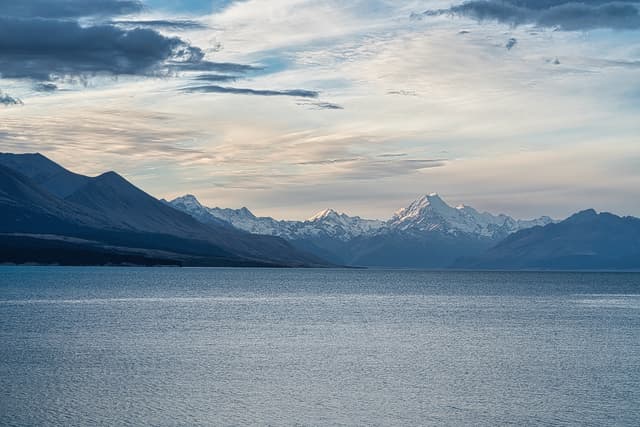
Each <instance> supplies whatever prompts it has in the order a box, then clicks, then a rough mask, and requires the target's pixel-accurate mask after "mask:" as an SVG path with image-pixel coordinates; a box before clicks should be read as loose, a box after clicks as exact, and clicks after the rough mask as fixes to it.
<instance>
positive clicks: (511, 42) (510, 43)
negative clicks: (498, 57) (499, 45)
mask: <svg viewBox="0 0 640 427" xmlns="http://www.w3.org/2000/svg"><path fill="white" fill-rule="evenodd" d="M517 44H518V39H516V38H514V37H511V38H510V39H509V40H507V43H506V44H505V45H504V47H506V48H507V50H511V49H513V47H514V46H515V45H517Z"/></svg>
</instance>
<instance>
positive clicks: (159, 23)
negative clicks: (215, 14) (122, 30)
mask: <svg viewBox="0 0 640 427" xmlns="http://www.w3.org/2000/svg"><path fill="white" fill-rule="evenodd" d="M111 23H112V24H115V25H120V26H124V27H127V28H132V27H133V28H137V27H145V28H161V29H169V30H200V29H204V28H207V26H206V25H204V24H202V23H200V22H198V21H194V20H191V19H174V20H172V19H152V20H151V19H150V20H116V21H111Z"/></svg>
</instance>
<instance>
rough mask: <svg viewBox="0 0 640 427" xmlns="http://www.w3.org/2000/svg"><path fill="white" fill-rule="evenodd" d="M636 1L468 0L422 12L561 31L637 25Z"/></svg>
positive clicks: (623, 27) (427, 14) (639, 23)
mask: <svg viewBox="0 0 640 427" xmlns="http://www.w3.org/2000/svg"><path fill="white" fill-rule="evenodd" d="M639 3H640V1H638V0H632V1H625V2H615V1H613V2H612V1H610V0H582V1H579V2H578V1H570V0H500V1H499V0H472V1H466V2H464V3H462V4H459V5H456V6H452V7H450V8H448V9H437V10H428V11H426V12H424V13H423V14H422V16H438V15H447V14H450V15H458V16H466V17H469V18H473V19H476V20H478V21H487V20H492V21H498V22H502V23H505V24H509V25H513V26H517V25H523V24H534V25H537V26H540V27H551V28H558V29H560V30H565V31H574V30H590V29H595V28H611V29H639V28H640V10H639V9H638V4H639ZM418 16H420V15H418ZM412 17H414V18H415V17H416V15H412Z"/></svg>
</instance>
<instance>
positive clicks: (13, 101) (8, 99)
mask: <svg viewBox="0 0 640 427" xmlns="http://www.w3.org/2000/svg"><path fill="white" fill-rule="evenodd" d="M0 105H22V101H21V100H20V99H19V98H14V97H13V96H11V95H9V94H6V93H4V92H2V91H0Z"/></svg>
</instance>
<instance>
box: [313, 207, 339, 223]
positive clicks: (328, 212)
mask: <svg viewBox="0 0 640 427" xmlns="http://www.w3.org/2000/svg"><path fill="white" fill-rule="evenodd" d="M341 215H342V214H340V213H338V212H336V211H334V210H333V209H325V210H322V211H320V212H318V213H317V214H315V215H314V216H312V217H310V218H308V219H307V221H308V222H314V221H319V220H323V219H327V218H331V217H333V218H335V217H339V216H341Z"/></svg>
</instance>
